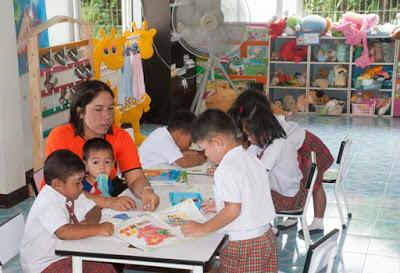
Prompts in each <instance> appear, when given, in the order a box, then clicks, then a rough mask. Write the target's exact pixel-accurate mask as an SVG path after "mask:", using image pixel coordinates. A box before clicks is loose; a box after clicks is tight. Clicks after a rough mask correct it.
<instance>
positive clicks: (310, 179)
mask: <svg viewBox="0 0 400 273" xmlns="http://www.w3.org/2000/svg"><path fill="white" fill-rule="evenodd" d="M316 158H317V157H316V154H315V152H311V166H310V168H309V170H310V171H309V174H308V178H307V184H306V188H307V190H308V189H310V188H311V187H314V183H315V179H316V178H317V173H318V170H317V159H316Z"/></svg>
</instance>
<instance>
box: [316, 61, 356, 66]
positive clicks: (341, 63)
mask: <svg viewBox="0 0 400 273" xmlns="http://www.w3.org/2000/svg"><path fill="white" fill-rule="evenodd" d="M310 64H321V65H324V64H337V65H350V63H349V62H317V61H315V62H310Z"/></svg>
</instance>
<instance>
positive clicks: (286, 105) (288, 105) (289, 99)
mask: <svg viewBox="0 0 400 273" xmlns="http://www.w3.org/2000/svg"><path fill="white" fill-rule="evenodd" d="M282 106H283V110H284V111H289V112H292V113H296V112H297V106H296V99H295V98H294V97H293V96H292V95H286V96H284V97H283V102H282Z"/></svg>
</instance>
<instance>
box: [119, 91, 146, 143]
mask: <svg viewBox="0 0 400 273" xmlns="http://www.w3.org/2000/svg"><path fill="white" fill-rule="evenodd" d="M150 102H151V98H150V96H149V95H147V93H145V94H144V96H143V98H142V100H141V101H137V100H135V99H134V98H131V99H129V100H128V102H127V103H126V104H125V106H123V107H122V108H121V112H122V118H121V120H120V122H121V124H122V123H130V124H131V125H132V128H133V134H134V136H135V143H136V145H140V144H142V142H143V141H144V140H145V138H146V137H145V136H144V135H142V134H141V133H140V122H139V121H140V119H141V118H142V115H143V113H145V112H147V111H149V110H150Z"/></svg>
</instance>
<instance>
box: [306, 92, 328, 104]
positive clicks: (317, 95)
mask: <svg viewBox="0 0 400 273" xmlns="http://www.w3.org/2000/svg"><path fill="white" fill-rule="evenodd" d="M329 100H330V98H329V96H328V95H326V94H325V93H324V91H322V90H318V91H315V90H310V91H309V92H308V102H309V103H310V104H313V105H325V104H327V103H328V101H329Z"/></svg>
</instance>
